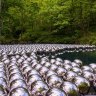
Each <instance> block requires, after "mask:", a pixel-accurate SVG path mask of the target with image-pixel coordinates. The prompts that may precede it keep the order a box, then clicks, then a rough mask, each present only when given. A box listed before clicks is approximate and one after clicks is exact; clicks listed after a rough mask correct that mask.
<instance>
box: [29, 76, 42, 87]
mask: <svg viewBox="0 0 96 96" xmlns="http://www.w3.org/2000/svg"><path fill="white" fill-rule="evenodd" d="M36 81H42V78H41V76H40V75H38V74H33V75H30V76H29V77H28V78H27V83H28V85H29V86H30V85H31V84H33V83H34V82H36Z"/></svg>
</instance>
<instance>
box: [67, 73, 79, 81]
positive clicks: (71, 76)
mask: <svg viewBox="0 0 96 96" xmlns="http://www.w3.org/2000/svg"><path fill="white" fill-rule="evenodd" d="M76 76H78V75H77V74H76V73H75V72H73V71H68V72H67V73H66V80H68V81H73V80H74V78H75V77H76Z"/></svg>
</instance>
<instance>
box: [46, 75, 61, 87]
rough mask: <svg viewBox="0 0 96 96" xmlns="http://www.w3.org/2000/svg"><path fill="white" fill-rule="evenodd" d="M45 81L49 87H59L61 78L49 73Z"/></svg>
mask: <svg viewBox="0 0 96 96" xmlns="http://www.w3.org/2000/svg"><path fill="white" fill-rule="evenodd" d="M47 83H48V85H49V86H50V87H60V86H61V84H62V83H63V80H62V79H61V78H60V77H58V76H57V75H51V76H49V77H48V78H47Z"/></svg>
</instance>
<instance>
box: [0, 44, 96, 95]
mask: <svg viewBox="0 0 96 96" xmlns="http://www.w3.org/2000/svg"><path fill="white" fill-rule="evenodd" d="M0 96H96V46H95V45H71V44H69V45H67V44H17V45H0Z"/></svg>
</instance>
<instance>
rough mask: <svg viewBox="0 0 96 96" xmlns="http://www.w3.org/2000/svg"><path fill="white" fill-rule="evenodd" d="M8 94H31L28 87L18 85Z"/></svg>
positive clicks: (25, 95)
mask: <svg viewBox="0 0 96 96" xmlns="http://www.w3.org/2000/svg"><path fill="white" fill-rule="evenodd" d="M8 96H30V95H29V92H28V90H27V89H25V88H22V87H18V88H15V89H13V90H11V92H10V93H9V95H8Z"/></svg>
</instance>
